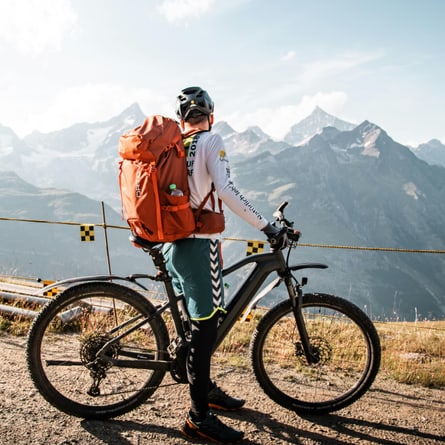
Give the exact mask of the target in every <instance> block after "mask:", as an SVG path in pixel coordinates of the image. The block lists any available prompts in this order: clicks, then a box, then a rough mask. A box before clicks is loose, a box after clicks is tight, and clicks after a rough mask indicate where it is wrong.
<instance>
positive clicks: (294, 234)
mask: <svg viewBox="0 0 445 445" xmlns="http://www.w3.org/2000/svg"><path fill="white" fill-rule="evenodd" d="M287 205H288V202H287V201H283V202H282V203H281V204H280V205H279V206H278V208H277V210H275V212H274V213H273V216H274V218H275V219H276V220H277V221H278V222H279V223H280V224H281V226H282V227H285V228H286V229H287V237H288V239H290V240H291V241H295V242H297V241H298V240H299V239H300V237H301V232H300V231H299V230H294V228H293V227H294V222H293V221H289V220H288V219H286V218H285V217H284V209H285V208H286V207H287Z"/></svg>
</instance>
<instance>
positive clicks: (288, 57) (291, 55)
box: [280, 51, 297, 62]
mask: <svg viewBox="0 0 445 445" xmlns="http://www.w3.org/2000/svg"><path fill="white" fill-rule="evenodd" d="M296 55H297V53H296V52H295V51H288V52H287V53H286V54H285V55H284V56H282V57H281V59H280V60H281V61H283V62H288V61H289V60H292V59H295V56H296Z"/></svg>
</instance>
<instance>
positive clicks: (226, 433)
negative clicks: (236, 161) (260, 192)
mask: <svg viewBox="0 0 445 445" xmlns="http://www.w3.org/2000/svg"><path fill="white" fill-rule="evenodd" d="M213 111H214V104H213V101H212V99H211V98H210V96H209V95H208V93H207V92H206V91H205V90H203V89H202V88H200V87H189V88H185V89H184V90H182V91H181V92H180V94H179V95H178V97H177V103H176V114H177V116H178V118H179V119H180V125H181V129H182V131H183V137H184V145H185V147H186V152H187V168H188V179H189V187H190V202H191V206H192V208H193V209H197V208H198V207H199V206H200V205H201V203H202V202H203V200H204V199H205V197H206V195H208V193H209V191H210V190H213V188H214V190H215V191H216V193H217V196H218V199H220V200H222V202H223V203H224V204H225V205H227V207H229V208H230V210H232V212H233V213H235V214H236V215H238V216H240V217H241V218H242V219H243V220H244V221H246V222H247V223H249V224H250V225H252V226H253V227H255V228H257V229H258V230H261V231H263V232H264V233H265V235H266V236H267V237H268V240H269V242H270V243H271V245H272V246H273V248H275V249H282V248H285V247H286V246H287V236H286V230H285V229H284V230H282V229H280V228H277V227H275V226H274V225H272V224H270V223H268V221H267V220H266V219H265V218H264V217H263V216H262V215H261V214H260V213H259V212H258V211H256V210H255V208H254V207H253V206H252V205H251V204H250V203H249V201H248V200H247V199H246V198H245V197H244V196H243V195H242V194H241V193H240V192H239V191H238V189H237V188H236V186H235V185H234V184H233V182H232V180H231V179H230V167H229V161H228V158H227V155H226V150H225V147H224V143H223V140H222V138H221V137H220V136H219V135H217V134H215V133H213V132H212V131H211V128H212V125H213V122H214V115H213ZM212 202H213V205H212ZM214 203H215V200H214V198H213V197H212V199H209V200H208V202H206V204H205V206H204V209H203V210H204V211H205V213H207V216H209V213H215V208H214V207H215V206H214ZM216 213H218V212H216ZM213 216H215V215H213ZM216 216H217V215H216ZM220 216H221V215H220ZM205 226H206V225H205V224H204V228H201V230H199V233H195V234H193V235H191V236H190V237H188V238H186V239H182V240H178V241H176V242H174V243H172V244H169V245H166V247H165V249H164V256H165V258H166V260H167V268H168V270H169V273H170V274H171V276H172V279H173V284H174V286H175V291H176V293H177V294H178V295H180V294H182V295H184V297H185V301H186V304H187V310H188V312H189V316H190V319H191V323H192V337H191V342H190V349H189V353H188V357H187V375H188V381H189V388H190V398H191V408H190V411H189V413H188V415H187V417H186V420H185V423H184V426H183V428H182V432H183V433H184V434H185V435H186V436H187V437H190V438H197V439H203V438H205V439H210V440H213V441H217V442H222V443H229V442H236V441H239V440H241V439H242V438H243V436H244V433H243V432H241V431H238V430H236V429H234V428H231V427H229V426H227V425H225V424H223V423H222V422H221V421H220V420H219V419H218V418H217V417H216V416H215V414H214V413H213V412H212V411H210V409H209V408H214V409H221V410H230V411H232V410H237V409H240V408H241V407H242V406H243V405H244V400H242V399H239V398H235V397H230V396H229V395H227V394H226V393H225V392H224V391H223V390H221V389H220V388H219V387H218V386H217V385H216V384H215V383H214V382H212V381H211V379H210V362H211V354H212V350H213V347H214V344H215V340H216V330H217V325H218V319H219V317H220V316H221V314H224V297H223V283H222V273H221V259H220V237H221V233H220V232H221V227H220V226H219V227H218V228H217V229H216V226H214V227H212V222H211V221H210V224H209V225H208V226H207V228H205Z"/></svg>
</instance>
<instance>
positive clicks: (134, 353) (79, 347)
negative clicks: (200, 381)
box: [26, 282, 169, 419]
mask: <svg viewBox="0 0 445 445" xmlns="http://www.w3.org/2000/svg"><path fill="white" fill-rule="evenodd" d="M154 312H155V307H154V306H153V304H152V303H151V302H150V301H148V300H147V299H145V298H144V297H143V296H142V295H141V294H139V293H138V292H136V291H135V290H132V289H130V288H128V287H126V286H122V285H119V284H115V283H110V282H88V283H83V284H79V285H75V286H73V287H70V288H68V289H66V290H65V291H64V292H62V293H61V294H59V295H58V296H57V297H55V299H54V300H52V301H50V302H49V303H47V305H46V306H44V308H43V309H42V310H41V312H40V313H39V315H38V316H37V317H36V319H35V320H34V322H33V324H32V326H31V328H30V331H29V335H28V342H27V349H26V359H27V366H28V371H29V373H30V375H31V379H32V381H33V382H34V385H35V386H36V388H37V390H38V391H39V393H40V394H41V395H42V396H43V397H44V398H45V399H46V400H47V401H48V402H49V403H50V404H51V405H53V406H54V407H56V408H57V409H59V410H61V411H63V412H65V413H67V414H69V415H73V416H76V417H81V418H85V419H107V418H111V417H115V416H119V415H122V414H124V413H127V412H129V411H131V410H133V409H135V408H136V407H138V406H139V405H141V404H142V403H143V402H145V401H146V400H147V399H148V398H149V397H150V396H151V395H152V394H153V392H154V391H155V390H156V388H157V387H158V386H159V385H160V383H161V381H162V379H163V377H164V374H165V372H166V370H165V369H160V370H150V369H137V368H134V367H133V368H130V367H122V366H114V365H113V363H112V361H111V360H108V358H105V359H97V358H96V353H97V351H98V350H100V349H101V348H102V347H103V346H104V344H105V343H106V342H107V341H108V340H110V339H111V338H113V337H115V336H116V335H118V334H119V333H121V332H122V329H123V328H122V327H121V328H120V329H119V328H116V325H117V324H118V323H119V324H121V323H124V322H128V325H127V326H126V328H129V327H130V326H134V325H135V323H136V321H133V322H131V321H130V320H133V318H134V317H135V316H139V317H140V319H139V320H143V319H144V318H146V317H148V316H150V315H151V314H153V313H154ZM113 328H115V329H116V331H115V332H113ZM168 338H169V337H168V333H167V329H166V327H165V323H164V321H163V319H162V318H161V317H154V318H152V319H151V320H150V321H149V322H148V323H145V324H143V325H142V326H140V327H139V328H138V329H136V330H135V331H134V332H132V333H130V334H128V335H127V336H125V337H123V338H122V339H120V340H119V342H118V343H116V344H115V345H114V346H109V347H107V348H106V349H105V351H106V355H107V357H110V358H112V359H118V358H119V359H120V358H125V359H126V360H138V359H141V358H143V357H144V358H153V359H164V358H167V357H168V355H167V353H166V350H167V346H168V343H169V341H168Z"/></svg>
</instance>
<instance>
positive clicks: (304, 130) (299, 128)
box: [284, 106, 355, 145]
mask: <svg viewBox="0 0 445 445" xmlns="http://www.w3.org/2000/svg"><path fill="white" fill-rule="evenodd" d="M325 127H335V128H337V129H338V130H340V131H349V130H352V129H353V128H354V127H355V124H352V123H350V122H346V121H343V120H341V119H339V118H337V117H335V116H333V115H331V114H329V113H326V111H324V110H322V109H321V108H320V107H318V106H317V107H315V109H314V110H313V111H312V113H311V114H310V115H309V116H307V117H306V118H304V119H303V120H301V121H300V122H298V123H297V124H295V125H293V126H292V127H291V129H290V131H289V132H288V133H287V135H286V136H285V138H284V140H285V141H286V142H287V143H289V144H292V145H298V144H300V143H301V142H302V141H304V140H307V138H308V137H311V136H313V135H315V134H319V133H321V131H322V130H323V128H325Z"/></svg>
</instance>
